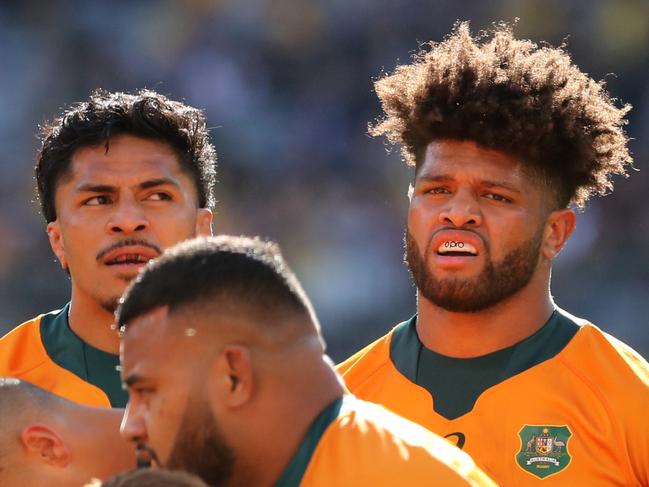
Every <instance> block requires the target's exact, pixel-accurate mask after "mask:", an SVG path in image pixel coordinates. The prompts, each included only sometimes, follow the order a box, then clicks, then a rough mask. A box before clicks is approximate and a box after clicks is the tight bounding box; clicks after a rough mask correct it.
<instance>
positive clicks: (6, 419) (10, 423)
mask: <svg viewBox="0 0 649 487" xmlns="http://www.w3.org/2000/svg"><path fill="white" fill-rule="evenodd" d="M122 413H123V411H122V410H115V409H105V408H94V407H87V406H81V405H78V404H76V403H74V402H71V401H68V400H66V399H63V398H61V397H59V396H56V395H54V394H51V393H49V392H46V391H44V390H42V389H40V388H38V387H36V386H34V385H32V384H29V383H28V382H24V381H21V380H19V379H14V378H9V377H2V378H0V485H2V487H24V486H38V487H72V486H81V485H83V484H85V483H86V482H88V481H90V480H91V479H92V478H100V479H106V478H108V477H111V476H112V475H114V474H116V473H118V472H122V471H124V470H127V469H131V468H133V466H134V465H135V450H134V448H133V446H132V445H130V444H128V443H127V442H126V441H124V440H123V439H122V437H121V436H120V434H119V425H120V421H121V419H122Z"/></svg>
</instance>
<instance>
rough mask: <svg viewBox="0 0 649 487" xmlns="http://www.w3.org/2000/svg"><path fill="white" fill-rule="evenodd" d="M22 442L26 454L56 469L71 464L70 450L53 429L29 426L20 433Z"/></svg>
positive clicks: (36, 425)
mask: <svg viewBox="0 0 649 487" xmlns="http://www.w3.org/2000/svg"><path fill="white" fill-rule="evenodd" d="M20 442H21V444H22V447H23V450H24V451H25V453H26V454H27V455H29V456H31V457H32V458H34V459H36V460H40V461H41V462H45V463H47V464H48V465H51V466H54V467H60V468H65V467H67V465H68V464H69V463H70V450H69V449H68V447H67V446H66V444H65V442H64V441H63V439H62V438H61V437H60V436H59V435H58V434H57V433H56V431H54V430H53V429H51V428H49V427H47V426H44V425H40V424H35V425H29V426H27V427H25V428H24V429H23V430H22V431H21V432H20Z"/></svg>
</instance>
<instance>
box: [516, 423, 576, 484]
mask: <svg viewBox="0 0 649 487" xmlns="http://www.w3.org/2000/svg"><path fill="white" fill-rule="evenodd" d="M518 436H519V437H520V439H521V448H520V451H519V452H518V453H517V454H516V463H517V464H518V466H519V467H521V468H522V469H523V470H525V471H526V472H528V473H531V474H532V475H535V476H537V477H539V478H541V479H543V478H545V477H548V476H550V475H554V474H555V473H559V472H560V471H561V470H563V469H564V468H566V467H567V466H568V465H569V464H570V460H571V457H570V453H569V452H568V440H570V437H571V436H572V432H571V431H570V428H568V426H566V425H562V426H550V425H529V424H526V425H525V426H523V427H522V428H521V430H520V431H519V432H518Z"/></svg>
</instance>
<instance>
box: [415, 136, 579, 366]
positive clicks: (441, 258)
mask: <svg viewBox="0 0 649 487" xmlns="http://www.w3.org/2000/svg"><path fill="white" fill-rule="evenodd" d="M550 205H551V198H550V196H549V195H548V194H547V190H546V189H544V188H543V187H542V186H541V185H539V184H538V182H537V181H536V180H535V179H533V178H532V177H531V176H530V175H529V174H528V173H526V172H525V171H524V166H523V164H522V162H521V161H518V160H517V159H515V158H513V157H510V156H508V155H507V154H504V153H502V152H499V151H495V150H489V149H485V148H483V147H480V146H478V145H477V144H475V143H473V142H470V141H450V140H449V141H437V142H432V143H431V144H429V146H428V147H427V150H426V153H425V156H424V160H423V161H422V163H421V165H420V167H419V170H418V171H417V175H416V178H415V182H414V188H413V192H412V195H411V201H410V208H409V211H408V231H409V233H410V235H411V237H412V238H413V239H414V241H415V243H416V245H417V248H418V249H419V252H420V253H421V254H422V255H424V256H425V259H426V265H427V270H428V272H429V273H430V274H431V275H432V276H434V277H435V278H437V279H456V280H469V281H470V280H472V279H475V278H476V277H477V276H478V275H479V274H480V272H481V271H482V270H483V269H484V267H485V265H486V259H487V249H489V255H490V258H491V260H492V261H493V262H495V263H498V262H500V261H501V260H502V259H503V257H504V256H505V255H506V254H507V253H508V252H509V251H511V250H513V249H514V248H516V247H517V246H519V245H520V244H521V242H524V241H527V240H529V239H532V238H533V237H534V235H535V234H538V233H539V232H541V233H540V234H541V235H542V237H541V239H542V240H541V247H540V251H539V256H538V263H537V265H536V269H535V272H534V274H533V276H532V279H531V281H530V282H529V284H528V285H527V286H525V287H524V288H523V289H521V290H520V291H519V292H517V293H516V294H514V295H513V296H511V297H510V298H508V299H505V300H503V301H501V302H500V303H498V304H497V305H495V306H493V307H490V308H487V309H485V310H482V311H479V312H472V313H461V312H451V311H447V310H445V309H443V308H441V307H439V306H436V305H435V304H433V303H431V302H430V301H429V300H427V299H426V298H425V297H423V296H422V295H421V293H420V292H418V295H417V297H418V300H417V301H418V304H417V308H418V309H417V311H418V316H417V333H418V335H419V337H420V339H421V340H422V343H423V344H424V345H425V346H426V347H427V348H429V349H431V350H433V351H436V352H438V353H441V354H443V355H447V356H451V357H475V356H480V355H484V354H487V353H490V352H493V351H496V350H499V349H502V348H505V347H507V346H510V345H513V344H515V343H517V342H518V341H520V340H522V339H524V338H526V337H528V336H530V335H531V334H533V333H534V332H535V331H536V330H538V329H539V328H540V327H541V326H542V325H543V324H544V323H545V322H546V320H547V319H548V318H549V316H550V315H551V313H552V310H553V302H552V297H551V295H550V275H551V261H552V259H554V257H556V255H557V254H558V253H559V252H560V250H561V248H562V247H563V245H564V244H565V242H566V240H567V239H568V237H569V236H570V234H571V233H572V231H573V229H574V226H575V214H574V212H573V211H572V210H569V209H560V210H555V211H551V206H550ZM446 242H461V243H462V244H463V245H465V246H467V247H466V248H470V247H473V248H475V250H476V252H475V253H476V254H477V255H464V256H450V255H438V252H437V251H438V248H439V247H440V246H443V245H445V243H446ZM469 246H470V247H469Z"/></svg>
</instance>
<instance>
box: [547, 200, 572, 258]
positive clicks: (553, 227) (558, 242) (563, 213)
mask: <svg viewBox="0 0 649 487" xmlns="http://www.w3.org/2000/svg"><path fill="white" fill-rule="evenodd" d="M576 223H577V216H576V215H575V212H574V211H573V210H571V209H568V208H564V209H562V210H556V211H553V212H552V213H550V215H549V216H548V220H547V222H546V224H545V231H544V235H543V244H542V246H541V252H542V254H543V257H544V258H545V259H546V260H548V261H551V260H553V259H554V258H555V257H556V256H557V255H559V252H561V249H562V248H563V246H564V245H565V244H566V242H567V241H568V238H570V235H572V232H573V231H574V229H575V225H576Z"/></svg>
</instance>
